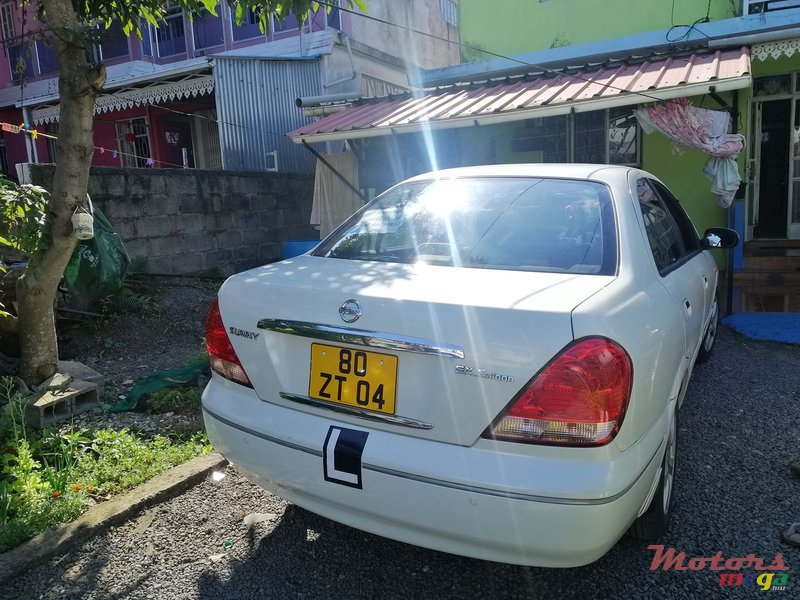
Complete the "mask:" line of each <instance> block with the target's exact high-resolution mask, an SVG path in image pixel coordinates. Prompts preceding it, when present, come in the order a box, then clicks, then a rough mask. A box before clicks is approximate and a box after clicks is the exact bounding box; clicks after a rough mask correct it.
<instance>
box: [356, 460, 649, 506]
mask: <svg viewBox="0 0 800 600" xmlns="http://www.w3.org/2000/svg"><path fill="white" fill-rule="evenodd" d="M659 449H660V447H659ZM656 456H658V450H656V453H655V454H654V455H653V456H652V458H651V459H650V460H649V461H648V463H647V466H646V467H645V468H644V469H643V470H642V472H641V473H639V476H638V477H637V478H636V479H635V480H634V481H633V482H632V483H631V484H630V485H629V486H628V487H626V488H625V489H624V490H622V491H621V492H617V493H616V494H614V495H613V496H609V497H608V498H587V499H582V498H554V497H552V496H536V495H533V494H521V493H519V492H508V491H505V490H497V489H493V488H485V487H480V486H476V485H467V484H464V483H456V482H454V481H443V480H441V479H433V478H431V477H425V476H422V475H415V474H413V473H406V472H404V471H396V470H395V469H387V468H385V467H379V466H377V465H371V464H368V463H364V464H362V465H361V466H362V468H364V469H367V470H369V471H375V472H376V473H383V474H384V475H391V476H393V477H400V478H401V479H410V480H411V481H418V482H420V483H428V484H430V485H438V486H439V487H445V488H450V489H453V490H459V491H462V492H469V493H472V494H481V495H484V496H496V497H499V498H509V499H511V500H524V501H526V502H542V503H544V504H569V505H576V506H599V505H602V504H610V503H611V502H614V501H615V500H618V499H619V498H621V497H622V496H624V495H625V494H627V493H628V492H629V491H630V490H631V488H633V486H634V485H636V484H637V483H638V482H639V480H640V479H641V478H642V475H644V474H645V472H646V471H647V469H648V468H649V467H650V465H651V464H652V462H653V459H655V457H656Z"/></svg>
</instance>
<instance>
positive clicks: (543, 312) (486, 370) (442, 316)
mask: <svg viewBox="0 0 800 600" xmlns="http://www.w3.org/2000/svg"><path fill="white" fill-rule="evenodd" d="M612 279H613V277H607V276H599V275H575V274H562V273H534V272H524V271H507V270H491V269H474V268H473V269H462V268H455V267H442V266H430V265H407V264H396V263H379V262H367V261H357V260H344V259H331V258H319V257H313V256H302V257H298V258H297V259H293V260H291V261H284V262H283V263H278V264H275V265H271V266H266V267H262V268H259V269H254V270H252V271H248V272H246V273H242V274H240V275H237V276H234V277H232V278H231V279H229V280H228V281H227V282H226V283H225V285H224V286H223V288H222V289H221V290H220V308H221V311H222V318H223V321H224V323H225V326H226V330H227V331H228V332H229V334H230V337H231V341H232V343H233V346H234V348H235V350H236V352H237V354H238V356H239V359H240V360H241V362H242V364H243V366H244V368H245V370H246V371H247V374H248V375H249V376H250V379H251V381H252V383H253V386H254V389H255V391H256V393H257V394H258V396H259V397H260V398H261V399H262V400H264V401H266V402H273V403H276V404H283V405H285V406H287V407H292V408H295V409H298V410H304V411H309V412H314V413H317V414H321V415H326V416H330V418H331V419H336V420H339V421H345V422H349V423H351V424H353V425H356V426H358V425H360V426H370V427H377V428H383V429H388V430H397V428H403V431H404V432H405V433H407V434H409V435H417V436H421V437H426V438H429V439H436V440H439V441H443V442H449V443H455V444H463V445H469V444H472V443H474V442H475V440H476V439H477V438H478V437H479V436H480V434H481V433H482V432H483V431H484V429H485V428H486V427H487V425H488V424H489V423H490V422H491V421H492V420H493V419H494V418H495V417H496V416H497V415H498V413H500V412H501V411H502V410H503V408H504V407H505V406H506V405H507V404H508V403H509V402H510V401H511V400H512V398H513V397H514V396H515V395H516V394H517V392H518V391H519V390H520V389H521V388H522V387H523V386H524V385H525V384H526V383H527V382H528V380H530V378H531V377H533V375H535V374H536V372H538V371H539V370H540V369H541V368H542V367H543V366H544V365H545V364H547V362H548V361H549V360H550V359H552V358H553V356H554V355H555V354H556V353H557V352H558V351H559V350H561V349H562V348H563V347H564V346H566V345H567V344H568V343H569V342H570V341H572V338H573V336H572V326H571V312H572V310H573V308H574V307H575V306H576V305H578V304H579V303H580V302H582V301H583V300H584V299H586V298H587V297H589V296H590V295H592V294H594V293H596V292H597V291H598V290H599V289H601V288H602V287H604V286H605V285H607V284H608V283H609V282H610V281H611V280H612ZM350 300H352V301H353V303H350V304H349V309H352V310H345V311H343V312H344V317H345V318H347V319H348V320H349V319H352V318H353V316H355V314H356V313H357V312H358V310H356V309H355V307H354V304H357V305H358V309H360V311H361V314H360V316H358V317H357V318H356V319H354V320H353V321H352V322H350V323H348V322H345V320H343V318H342V316H340V307H342V305H344V304H345V303H347V302H348V301H350ZM357 353H360V354H358V355H357ZM378 363H381V366H380V368H379V367H378V366H377V365H378ZM373 368H375V369H377V371H375V372H370V371H372V369H373ZM381 369H382V370H381ZM378 371H380V372H378ZM392 371H393V372H394V375H392ZM359 374H363V377H361V376H359ZM337 376H338V377H340V378H344V379H345V380H346V381H344V384H343V385H344V388H342V387H339V383H340V380H337V379H336V377H337ZM361 380H364V381H366V383H358V382H359V381H361ZM392 381H393V382H394V383H395V384H396V386H395V392H396V393H395V394H394V406H390V404H391V402H390V398H389V396H390V395H391V394H390V391H391V390H390V389H389V388H390V387H391V385H390V384H391V382H392ZM381 383H382V384H384V388H382V389H381V388H379V386H380V384H381ZM337 388H338V389H337ZM367 388H369V389H367ZM343 389H344V395H345V396H347V394H349V399H348V398H344V400H345V401H348V402H350V404H351V406H345V405H341V404H336V403H334V401H335V400H336V399H337V398H338V397H339V396H341V395H342V390H343ZM378 389H380V390H381V393H380V394H379V397H377V400H376V399H375V395H376V390H378ZM348 390H349V391H348ZM362 392H364V393H362ZM326 394H327V396H326ZM356 396H358V397H357V398H356ZM327 397H330V398H331V399H330V400H328V401H327V402H329V404H319V403H311V404H310V403H309V402H303V400H304V399H306V400H307V399H309V398H310V399H312V400H313V399H315V398H316V399H317V400H319V399H323V398H327ZM354 398H355V399H356V400H357V401H358V403H354V402H353V399H354ZM365 400H366V404H363V401H365ZM375 400H376V401H375ZM353 410H361V411H364V410H366V411H367V412H362V414H361V415H357V414H350V413H348V412H345V413H343V412H341V411H353ZM381 410H383V411H384V412H381ZM337 411H338V412H337ZM389 413H393V414H389ZM364 415H366V416H367V417H368V418H370V420H368V421H367V420H365V416H364Z"/></svg>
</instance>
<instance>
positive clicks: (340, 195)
mask: <svg viewBox="0 0 800 600" xmlns="http://www.w3.org/2000/svg"><path fill="white" fill-rule="evenodd" d="M325 160H327V161H328V162H329V163H330V164H331V166H332V167H333V168H334V169H336V170H337V171H339V173H341V174H342V175H343V176H344V178H345V179H347V181H349V182H350V183H352V184H353V185H354V186H356V187H358V163H357V162H356V160H355V157H354V156H353V153H352V152H342V153H341V154H327V155H325ZM363 205H364V203H363V202H362V201H361V198H359V197H358V195H357V194H356V193H355V192H354V191H353V190H351V189H350V188H349V187H348V186H347V185H345V183H344V182H343V181H342V180H341V179H339V178H338V177H337V176H336V175H335V174H334V173H333V172H332V171H331V170H330V169H329V168H328V167H327V166H326V165H324V164H323V163H322V161H321V160H317V171H316V176H315V178H314V203H313V204H312V206H311V224H312V225H314V226H315V227H319V231H320V239H322V238H324V237H325V236H326V235H328V234H329V233H330V232H331V231H333V230H334V229H336V228H337V227H338V226H339V225H340V224H341V223H342V221H344V220H345V219H346V218H347V217H349V216H350V215H352V214H353V213H354V212H356V211H357V210H358V209H359V208H361V207H362V206H363Z"/></svg>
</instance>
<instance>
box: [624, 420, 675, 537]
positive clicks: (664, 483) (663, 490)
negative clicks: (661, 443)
mask: <svg viewBox="0 0 800 600" xmlns="http://www.w3.org/2000/svg"><path fill="white" fill-rule="evenodd" d="M677 447H678V416H677V415H672V422H671V423H670V426H669V434H668V437H667V447H666V449H665V450H664V459H663V460H662V462H661V477H660V481H659V484H658V489H657V490H656V493H655V494H654V495H653V499H652V500H651V501H650V506H649V507H648V509H647V511H645V513H644V514H643V515H642V516H641V517H639V518H638V519H636V521H634V522H633V525H631V529H630V533H631V535H632V536H633V537H635V538H638V539H640V540H646V541H655V540H658V539H659V538H660V537H661V536H663V535H664V534H665V533H666V532H667V526H668V524H669V515H670V511H671V509H672V490H673V484H674V483H675V455H676V451H677Z"/></svg>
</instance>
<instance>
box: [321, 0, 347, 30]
mask: <svg viewBox="0 0 800 600" xmlns="http://www.w3.org/2000/svg"><path fill="white" fill-rule="evenodd" d="M331 4H338V2H335V1H334V2H331ZM325 9H326V7H324V6H323V7H321V9H320V10H325ZM325 20H326V23H327V25H328V27H330V28H331V29H339V30H341V29H342V13H341V12H340V11H339V8H338V7H336V6H332V7H331V12H327V13H326V17H325Z"/></svg>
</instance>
